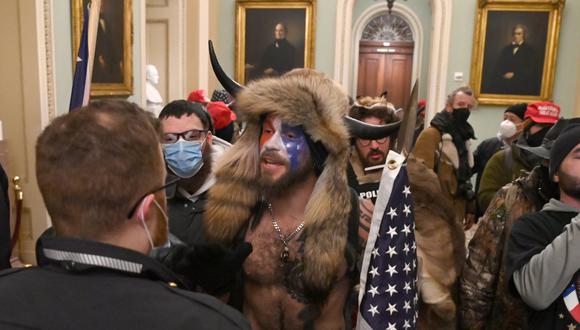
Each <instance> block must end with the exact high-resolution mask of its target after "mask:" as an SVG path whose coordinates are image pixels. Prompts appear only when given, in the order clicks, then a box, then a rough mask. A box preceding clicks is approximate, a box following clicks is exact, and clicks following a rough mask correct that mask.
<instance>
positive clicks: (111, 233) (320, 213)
mask: <svg viewBox="0 0 580 330" xmlns="http://www.w3.org/2000/svg"><path fill="white" fill-rule="evenodd" d="M216 74H217V75H218V79H220V82H221V83H222V85H224V87H225V88H226V89H227V92H226V91H216V92H215V93H214V96H213V97H212V100H211V101H210V100H207V98H206V97H205V96H204V93H203V92H202V91H194V92H193V93H191V94H190V95H189V97H188V99H187V100H175V101H172V102H169V103H168V104H167V105H165V106H164V107H163V109H162V110H161V112H160V113H159V115H158V117H157V118H156V117H154V116H153V115H152V114H151V113H148V112H146V111H144V110H142V109H141V108H139V107H138V106H137V105H135V104H132V103H129V102H126V101H119V100H96V101H93V102H91V103H90V104H88V105H87V106H85V107H82V108H80V109H77V110H75V111H74V112H71V113H69V114H66V115H63V116H60V117H58V118H56V119H55V120H54V121H52V122H51V123H50V124H49V125H48V126H47V127H46V128H45V129H44V131H43V132H42V134H41V135H40V136H39V138H38V141H37V145H36V176H37V178H38V186H39V188H40V191H41V193H42V196H43V198H44V202H45V205H46V208H47V210H48V213H49V215H50V217H51V220H52V226H53V227H52V228H50V229H49V230H47V232H45V233H44V234H43V235H42V236H41V237H40V238H39V239H38V242H37V247H36V253H37V266H35V267H29V268H13V269H7V270H4V271H2V272H0V306H1V308H0V328H2V329H24V328H26V329H29V328H34V329H37V328H38V329H71V328H81V329H97V328H98V329H102V328H123V329H133V328H139V329H141V328H151V329H184V328H199V329H230V328H231V329H249V328H252V329H298V328H305V329H348V328H352V327H355V325H356V322H357V321H356V320H353V318H356V317H353V315H355V314H356V311H357V297H358V290H361V288H360V286H359V285H358V284H359V277H360V273H361V263H362V258H363V257H362V255H363V253H364V251H365V247H366V245H367V244H366V242H367V239H368V237H369V228H370V227H371V222H372V221H373V220H372V219H373V213H374V207H375V203H376V200H377V197H378V196H379V187H380V184H381V176H382V173H383V167H384V166H385V163H386V161H387V156H388V154H389V152H390V151H391V150H394V149H395V148H396V146H397V144H398V143H400V141H398V138H399V137H398V135H397V133H398V130H399V127H400V126H401V122H400V121H399V118H398V116H397V115H396V113H395V110H394V108H393V106H392V105H391V104H390V103H389V102H388V100H386V99H385V98H381V97H377V98H375V97H358V98H357V99H352V98H349V97H348V96H347V95H346V93H345V92H344V90H343V88H342V87H341V86H339V85H338V84H337V83H336V82H334V81H333V80H331V79H329V78H327V77H326V76H324V75H323V74H321V73H318V72H316V71H314V70H310V69H295V70H292V71H290V72H288V73H285V74H284V75H282V76H280V77H269V78H263V79H259V80H256V81H254V82H253V83H252V84H250V85H249V86H248V87H243V86H240V85H237V84H235V82H233V81H231V80H229V78H228V77H227V76H224V75H223V72H222V73H220V72H219V70H216ZM476 107H477V102H476V99H475V97H474V95H473V92H472V91H471V89H470V88H469V87H461V88H458V89H456V90H454V91H452V92H451V93H450V94H449V95H448V98H447V100H446V104H445V105H444V108H443V109H442V111H440V112H438V113H437V114H436V115H435V116H434V117H433V119H432V120H431V121H430V122H429V123H427V122H423V118H424V111H425V101H422V102H420V103H419V107H418V108H417V111H416V116H413V117H412V118H413V121H414V122H415V119H417V120H416V125H417V129H416V134H415V135H414V137H412V138H413V140H414V143H413V144H414V146H413V148H412V150H411V152H410V153H409V154H408V155H405V156H406V157H407V160H406V167H407V171H408V175H409V181H410V191H409V192H410V194H411V196H412V197H413V199H414V221H415V225H414V231H415V233H414V234H415V240H416V246H415V244H413V249H415V248H416V254H417V265H413V267H414V268H415V269H416V270H417V279H416V287H417V293H418V306H419V307H418V315H416V316H415V317H412V316H411V317H410V318H409V320H411V321H410V322H405V324H403V323H401V324H395V323H390V322H388V317H387V323H386V324H385V325H384V327H385V328H389V329H395V328H396V329H407V328H419V329H456V328H458V329H527V328H534V329H573V328H575V327H577V326H579V321H580V307H578V306H579V305H578V287H579V286H580V277H579V276H578V275H579V270H580V246H579V244H580V216H579V212H580V119H579V118H573V119H564V118H561V116H560V108H559V107H558V105H556V104H554V103H551V102H537V103H532V104H517V105H513V106H510V107H508V108H507V109H506V110H505V112H504V116H503V121H502V122H501V123H500V124H499V127H498V134H497V137H492V138H490V139H487V140H485V141H483V142H482V143H480V144H479V146H478V148H477V149H476V150H475V152H472V148H471V143H472V141H473V140H474V139H475V138H476V130H475V129H474V127H473V126H472V125H471V124H470V122H469V117H470V114H471V112H472V111H473V110H474V109H475V108H476ZM413 110H414V109H413ZM472 182H475V185H473V184H472ZM4 190H5V189H4ZM390 212H393V211H390ZM409 212H410V211H409ZM474 226H475V227H474ZM475 228H476V229H475ZM468 230H471V231H474V232H475V234H474V235H473V238H472V239H471V240H470V241H469V243H468V245H467V244H466V234H465V233H466V231H468ZM392 234H393V235H396V233H392ZM385 252H386V253H394V254H396V252H394V251H390V252H387V251H380V253H385ZM374 253H375V252H374V251H373V254H374ZM378 253H379V252H377V254H378ZM389 271H390V272H392V273H390V275H391V276H392V274H393V273H396V272H397V270H396V268H395V267H393V269H389ZM399 271H401V272H402V271H405V270H404V269H400V270H399ZM373 277H374V276H373ZM397 289H398V290H403V288H402V287H401V288H397V287H393V288H390V287H389V291H391V292H390V295H391V296H392V292H393V291H394V292H396V290H397ZM405 289H406V288H405ZM370 293H372V295H373V297H374V295H375V293H374V292H370ZM376 294H379V293H378V292H377V293H376ZM385 297H386V298H385V299H388V297H389V295H386V294H385ZM387 302H388V300H387ZM388 306H389V307H388V310H387V311H382V310H372V311H370V312H372V316H373V317H374V316H375V313H377V314H380V313H387V312H388V313H390V314H391V315H392V314H393V313H394V312H397V310H398V311H403V310H404V308H406V306H405V307H404V306H398V305H397V304H388Z"/></svg>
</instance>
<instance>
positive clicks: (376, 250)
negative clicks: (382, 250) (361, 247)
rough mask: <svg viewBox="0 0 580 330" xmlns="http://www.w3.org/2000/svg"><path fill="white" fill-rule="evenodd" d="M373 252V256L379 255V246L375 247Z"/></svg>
mask: <svg viewBox="0 0 580 330" xmlns="http://www.w3.org/2000/svg"><path fill="white" fill-rule="evenodd" d="M371 254H372V255H373V257H375V258H376V257H378V256H379V248H374V249H373V252H371Z"/></svg>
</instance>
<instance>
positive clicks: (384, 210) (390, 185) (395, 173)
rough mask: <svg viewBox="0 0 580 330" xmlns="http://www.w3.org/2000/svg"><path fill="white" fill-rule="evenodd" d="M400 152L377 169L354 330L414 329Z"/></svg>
mask: <svg viewBox="0 0 580 330" xmlns="http://www.w3.org/2000/svg"><path fill="white" fill-rule="evenodd" d="M403 161H404V157H403V156H401V155H399V154H397V153H395V152H393V151H391V152H390V153H389V155H388V157H387V166H385V168H384V170H383V175H382V178H381V185H380V188H379V193H378V198H377V202H376V204H375V209H374V213H373V219H372V223H371V229H370V232H369V239H368V241H367V245H366V250H365V254H364V259H363V265H362V271H361V278H360V292H359V313H358V321H357V329H387V330H407V329H415V328H416V323H417V314H418V296H417V254H416V249H417V246H416V244H415V218H414V213H413V199H412V196H411V190H410V184H409V178H408V176H407V169H406V167H405V166H404V165H402V163H403Z"/></svg>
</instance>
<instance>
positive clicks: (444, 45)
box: [425, 0, 453, 123]
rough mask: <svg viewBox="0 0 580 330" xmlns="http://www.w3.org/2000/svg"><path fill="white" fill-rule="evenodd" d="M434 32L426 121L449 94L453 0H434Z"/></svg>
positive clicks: (440, 106)
mask: <svg viewBox="0 0 580 330" xmlns="http://www.w3.org/2000/svg"><path fill="white" fill-rule="evenodd" d="M431 8H432V9H431V10H432V11H433V20H432V22H433V25H432V29H433V33H432V34H431V47H430V49H431V54H430V57H429V74H428V81H427V84H428V85H427V86H428V87H427V100H428V102H427V107H426V111H425V122H426V123H428V122H430V121H431V118H433V116H435V114H436V113H437V112H438V111H439V110H440V109H443V105H444V104H445V98H446V95H447V91H446V89H447V66H448V64H449V48H450V47H449V46H450V41H451V19H452V14H453V8H452V0H432V1H431Z"/></svg>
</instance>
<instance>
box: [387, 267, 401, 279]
mask: <svg viewBox="0 0 580 330" xmlns="http://www.w3.org/2000/svg"><path fill="white" fill-rule="evenodd" d="M385 273H389V276H391V277H392V276H393V274H398V273H399V272H397V266H391V265H389V269H387V270H386V271H385Z"/></svg>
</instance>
